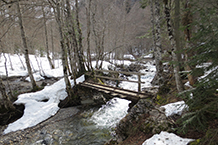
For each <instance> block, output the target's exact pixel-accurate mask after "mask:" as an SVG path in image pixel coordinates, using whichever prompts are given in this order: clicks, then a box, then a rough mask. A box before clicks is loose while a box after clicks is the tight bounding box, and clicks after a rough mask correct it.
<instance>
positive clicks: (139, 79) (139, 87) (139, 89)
mask: <svg viewBox="0 0 218 145" xmlns="http://www.w3.org/2000/svg"><path fill="white" fill-rule="evenodd" d="M138 92H141V75H140V74H138Z"/></svg>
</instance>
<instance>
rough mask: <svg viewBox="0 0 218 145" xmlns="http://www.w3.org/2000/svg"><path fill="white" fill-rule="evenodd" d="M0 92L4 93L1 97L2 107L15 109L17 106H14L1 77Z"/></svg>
mask: <svg viewBox="0 0 218 145" xmlns="http://www.w3.org/2000/svg"><path fill="white" fill-rule="evenodd" d="M0 92H1V95H2V98H0V104H1V106H0V109H3V110H5V109H6V110H15V107H14V106H13V104H12V102H11V101H10V98H9V97H8V95H7V93H6V91H5V85H4V84H3V82H2V79H1V78H0ZM0 111H1V110H0Z"/></svg>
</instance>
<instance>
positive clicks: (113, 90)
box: [79, 70, 153, 102]
mask: <svg viewBox="0 0 218 145" xmlns="http://www.w3.org/2000/svg"><path fill="white" fill-rule="evenodd" d="M101 71H102V70H101ZM104 71H105V70H104ZM106 72H110V73H111V72H112V73H120V72H117V71H116V72H115V71H108V70H106ZM121 73H127V74H136V75H138V81H132V80H123V79H121V78H118V77H116V78H113V77H106V76H99V75H96V74H94V77H97V78H103V79H110V80H118V81H128V82H133V83H137V84H138V91H132V90H127V89H122V88H119V87H112V86H109V85H103V84H97V83H93V82H86V81H85V82H83V83H80V84H79V85H80V86H82V87H85V88H90V89H93V90H97V91H99V92H103V93H106V94H109V95H111V96H113V97H119V98H123V99H127V100H131V101H134V102H135V101H138V100H139V99H143V98H152V97H153V95H152V94H151V93H146V92H141V91H140V90H141V83H144V82H141V75H142V73H137V72H121Z"/></svg>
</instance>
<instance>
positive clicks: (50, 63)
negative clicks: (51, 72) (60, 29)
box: [42, 6, 55, 69]
mask: <svg viewBox="0 0 218 145" xmlns="http://www.w3.org/2000/svg"><path fill="white" fill-rule="evenodd" d="M42 14H43V24H44V28H45V29H44V30H45V45H46V54H47V59H48V62H49V65H50V67H51V69H54V68H55V67H54V65H53V63H52V61H51V57H50V56H49V49H48V31H47V25H46V16H45V11H44V6H42Z"/></svg>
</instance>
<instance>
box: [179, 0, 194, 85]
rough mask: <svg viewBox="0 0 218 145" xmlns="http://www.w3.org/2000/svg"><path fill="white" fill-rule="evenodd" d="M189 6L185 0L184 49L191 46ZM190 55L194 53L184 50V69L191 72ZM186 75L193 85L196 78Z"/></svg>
mask: <svg viewBox="0 0 218 145" xmlns="http://www.w3.org/2000/svg"><path fill="white" fill-rule="evenodd" d="M190 8H191V6H190V2H189V0H186V3H185V9H187V11H186V12H185V14H184V16H183V19H182V23H183V26H185V30H184V33H185V40H186V49H189V48H190V47H191V46H190V40H191V23H192V14H191V11H190ZM192 55H194V54H192V52H187V51H186V52H185V63H186V68H185V69H186V71H187V72H191V70H192V69H193V67H192V66H190V65H189V64H188V62H189V59H190V57H191V56H192ZM187 76H188V81H189V84H190V85H192V86H193V85H194V84H195V83H196V81H197V78H196V77H195V76H193V75H192V74H191V73H189V74H188V75H187Z"/></svg>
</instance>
